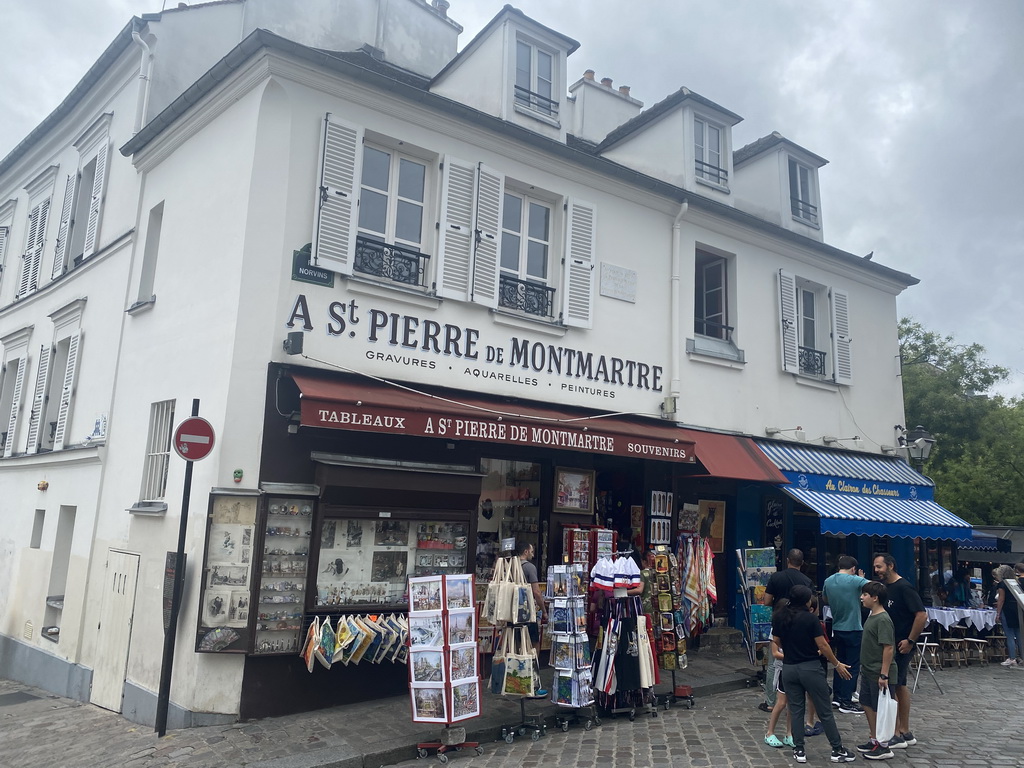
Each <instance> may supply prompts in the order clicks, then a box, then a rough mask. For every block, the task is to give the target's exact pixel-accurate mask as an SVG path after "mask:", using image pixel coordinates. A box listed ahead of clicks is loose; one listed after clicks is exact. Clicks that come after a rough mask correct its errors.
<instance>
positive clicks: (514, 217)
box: [501, 194, 523, 232]
mask: <svg viewBox="0 0 1024 768" xmlns="http://www.w3.org/2000/svg"><path fill="white" fill-rule="evenodd" d="M501 226H502V229H507V230H508V231H510V232H521V231H522V228H523V200H522V198H520V197H516V196H515V195H508V194H506V195H505V207H504V208H503V209H502V215H501Z"/></svg>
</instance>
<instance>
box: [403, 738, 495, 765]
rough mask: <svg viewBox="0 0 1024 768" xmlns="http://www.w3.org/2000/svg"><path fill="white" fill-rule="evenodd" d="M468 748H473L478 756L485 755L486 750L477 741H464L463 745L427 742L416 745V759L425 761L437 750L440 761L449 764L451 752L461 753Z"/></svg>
mask: <svg viewBox="0 0 1024 768" xmlns="http://www.w3.org/2000/svg"><path fill="white" fill-rule="evenodd" d="M466 747H472V748H473V750H474V751H475V752H476V754H478V755H482V754H483V753H484V748H483V747H481V746H480V743H479V742H476V741H464V742H462V743H461V744H442V743H441V742H440V741H426V742H423V743H422V744H417V745H416V757H417V758H419V759H423V758H425V757H427V756H428V755H429V754H430V750H432V749H436V750H437V759H438V761H439V762H441V763H447V762H448V753H449V752H461V751H462V750H463V749H465V748H466Z"/></svg>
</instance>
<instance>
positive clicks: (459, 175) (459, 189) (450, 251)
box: [435, 156, 476, 301]
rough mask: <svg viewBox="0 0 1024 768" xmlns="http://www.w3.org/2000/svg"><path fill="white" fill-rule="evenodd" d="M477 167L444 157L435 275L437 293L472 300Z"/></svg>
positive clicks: (451, 297) (447, 296)
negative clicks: (470, 289) (471, 279)
mask: <svg viewBox="0 0 1024 768" xmlns="http://www.w3.org/2000/svg"><path fill="white" fill-rule="evenodd" d="M475 187H476V168H474V167H473V165H471V164H470V163H467V162H465V161H463V160H458V159H457V158H454V157H450V156H449V157H446V158H445V159H444V172H443V174H442V176H441V222H440V229H441V232H440V237H439V239H438V245H437V260H436V264H435V270H436V271H435V275H436V281H437V294H438V295H439V296H443V297H445V298H446V299H458V300H460V301H469V283H470V275H471V274H472V265H473V199H474V192H475Z"/></svg>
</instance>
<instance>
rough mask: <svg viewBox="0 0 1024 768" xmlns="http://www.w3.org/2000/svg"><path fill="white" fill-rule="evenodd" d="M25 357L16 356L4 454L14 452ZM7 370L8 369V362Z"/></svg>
mask: <svg viewBox="0 0 1024 768" xmlns="http://www.w3.org/2000/svg"><path fill="white" fill-rule="evenodd" d="M26 362H28V361H27V360H26V359H25V357H19V358H18V370H17V371H15V372H14V397H13V399H12V400H11V412H10V414H9V417H8V419H7V442H6V443H4V456H5V457H6V456H11V455H12V454H13V453H14V435H15V430H16V429H17V427H18V409H19V408H20V407H21V388H22V385H23V384H24V383H25V363H26ZM7 365H8V370H10V363H8V364H7Z"/></svg>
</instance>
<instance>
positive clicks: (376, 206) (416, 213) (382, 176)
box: [352, 144, 430, 287]
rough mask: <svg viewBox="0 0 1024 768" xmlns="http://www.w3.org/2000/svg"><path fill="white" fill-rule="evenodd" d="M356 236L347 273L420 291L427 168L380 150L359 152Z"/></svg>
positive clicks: (423, 276) (424, 268)
mask: <svg viewBox="0 0 1024 768" xmlns="http://www.w3.org/2000/svg"><path fill="white" fill-rule="evenodd" d="M362 160H363V161H362V173H361V176H360V184H359V216H358V234H357V235H356V249H355V259H354V261H353V263H352V270H353V272H354V273H356V274H359V275H364V276H368V277H371V278H376V279H380V280H384V281H388V282H393V283H399V284H401V285H406V286H415V287H425V286H426V285H427V266H428V264H429V261H428V260H429V258H430V256H429V254H427V253H425V252H424V245H425V242H424V241H425V238H426V232H425V222H426V221H427V212H428V211H427V202H428V201H427V189H428V185H427V184H428V178H429V174H428V169H427V163H426V161H424V160H421V159H419V158H416V157H412V156H409V155H406V154H403V153H401V152H397V151H395V150H394V149H390V148H388V147H385V146H374V145H371V144H365V145H364V146H363V159H362Z"/></svg>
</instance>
